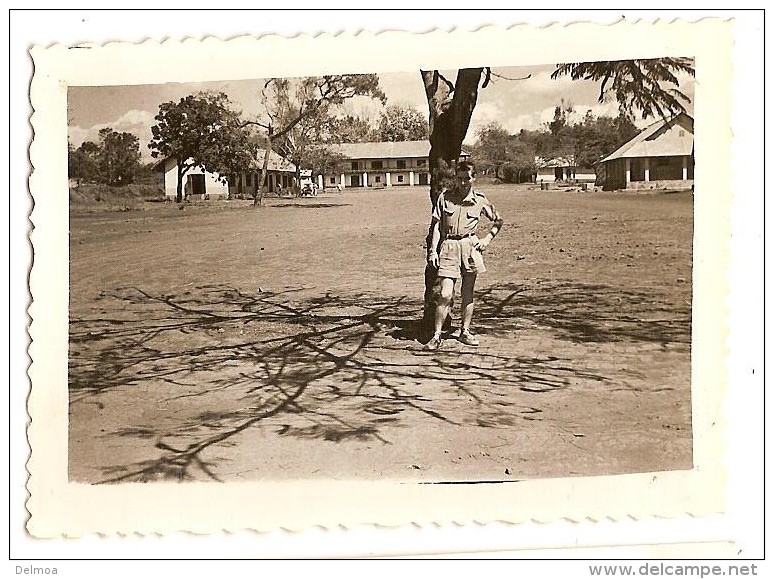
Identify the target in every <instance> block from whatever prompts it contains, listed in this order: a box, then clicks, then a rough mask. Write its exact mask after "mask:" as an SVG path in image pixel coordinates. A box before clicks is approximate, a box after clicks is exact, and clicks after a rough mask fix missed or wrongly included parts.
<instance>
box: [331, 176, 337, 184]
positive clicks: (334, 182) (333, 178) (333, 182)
mask: <svg viewBox="0 0 774 579" xmlns="http://www.w3.org/2000/svg"><path fill="white" fill-rule="evenodd" d="M335 184H336V177H331V185H335Z"/></svg>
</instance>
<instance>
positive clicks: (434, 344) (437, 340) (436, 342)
mask: <svg viewBox="0 0 774 579" xmlns="http://www.w3.org/2000/svg"><path fill="white" fill-rule="evenodd" d="M440 347H441V336H440V335H439V334H435V335H434V336H433V337H432V338H430V341H429V342H428V343H427V344H425V350H428V351H430V352H434V351H435V350H437V349H438V348H440Z"/></svg>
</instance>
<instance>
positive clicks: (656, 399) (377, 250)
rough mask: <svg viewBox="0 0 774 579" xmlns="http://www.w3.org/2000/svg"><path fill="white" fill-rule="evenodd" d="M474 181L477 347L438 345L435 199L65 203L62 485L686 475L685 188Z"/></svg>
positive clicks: (688, 223)
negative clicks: (478, 251) (431, 293)
mask: <svg viewBox="0 0 774 579" xmlns="http://www.w3.org/2000/svg"><path fill="white" fill-rule="evenodd" d="M483 189H484V190H485V191H487V193H488V195H489V196H490V198H491V199H492V200H493V202H495V204H496V205H497V206H498V208H500V209H501V211H502V213H503V214H504V215H505V218H506V224H505V226H504V228H503V230H502V232H501V233H500V235H499V236H498V238H497V240H496V241H495V243H493V244H492V246H491V247H490V248H489V250H488V252H487V268H488V270H489V271H488V273H486V274H484V275H482V276H480V279H479V281H478V284H477V310H476V314H475V318H474V330H475V331H476V332H477V333H478V334H479V337H480V338H481V346H480V347H479V348H478V349H475V348H470V347H466V346H463V345H462V344H460V343H459V342H457V341H456V340H454V339H449V340H446V341H445V342H444V345H443V348H442V350H441V351H440V352H437V353H426V352H424V351H423V350H422V345H421V344H420V343H419V342H418V341H417V340H416V338H415V336H416V322H417V319H418V318H419V316H420V314H421V307H422V305H421V295H422V291H423V288H422V271H423V266H424V249H423V239H424V236H425V233H426V228H427V218H428V211H429V201H428V197H427V191H426V189H425V188H421V189H420V188H415V189H413V190H407V189H397V188H396V189H392V190H387V191H385V190H382V191H364V190H348V191H345V192H343V193H341V194H329V195H324V196H320V197H318V198H316V199H299V200H287V199H285V200H276V199H273V200H270V201H269V202H268V206H266V207H263V208H258V209H253V208H252V207H250V206H249V205H248V204H247V203H246V202H231V203H225V202H224V203H221V204H217V203H214V204H211V205H205V204H202V205H188V206H186V208H185V209H184V210H179V209H178V208H177V206H176V205H174V204H169V205H162V204H154V205H152V206H151V205H150V204H149V205H148V209H147V210H144V211H132V212H121V213H101V214H99V213H97V214H78V213H77V212H74V213H73V214H72V215H71V220H70V229H71V236H70V276H71V278H70V279H71V288H70V290H71V295H70V304H71V311H70V367H69V389H70V477H71V479H72V480H75V481H82V482H91V483H97V482H107V481H152V480H166V479H173V480H174V479H178V478H182V479H186V480H220V481H248V480H278V479H280V480H285V479H317V478H350V479H352V478H354V479H390V480H432V481H464V480H516V479H523V478H542V477H565V476H576V475H584V476H585V475H606V474H617V473H631V472H648V471H657V470H673V469H688V468H691V465H692V455H691V447H692V439H691V399H690V340H691V253H692V246H691V244H692V229H693V221H692V219H693V218H692V213H693V203H692V197H691V193H690V192H687V193H672V194H665V193H650V194H635V193H590V192H586V193H581V192H578V191H575V192H560V191H551V192H545V191H543V192H541V191H526V190H523V189H517V188H515V187H506V186H493V187H484V188H483ZM458 315H459V314H458V312H455V316H456V317H458Z"/></svg>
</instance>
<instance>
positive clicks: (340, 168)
mask: <svg viewBox="0 0 774 579" xmlns="http://www.w3.org/2000/svg"><path fill="white" fill-rule="evenodd" d="M332 148H333V149H334V150H335V151H337V152H338V153H340V154H341V155H342V156H343V157H344V159H343V160H342V161H340V162H339V163H338V164H337V166H336V171H335V172H328V173H325V174H324V175H321V176H320V177H319V181H318V185H320V187H337V188H339V189H344V188H346V187H372V188H381V187H401V186H406V187H413V186H415V185H429V184H430V170H429V166H428V156H429V154H430V142H429V141H427V140H423V141H395V142H390V141H387V142H373V143H343V144H339V145H334V146H332ZM469 156H470V155H468V154H467V153H464V152H463V153H462V155H461V156H460V158H468V157H469Z"/></svg>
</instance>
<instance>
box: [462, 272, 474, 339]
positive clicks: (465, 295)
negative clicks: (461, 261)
mask: <svg viewBox="0 0 774 579" xmlns="http://www.w3.org/2000/svg"><path fill="white" fill-rule="evenodd" d="M475 287H476V274H475V273H471V272H467V271H466V272H464V273H463V274H462V289H461V292H462V331H463V332H467V331H468V330H470V323H471V322H472V321H473V290H474V289H475Z"/></svg>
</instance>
